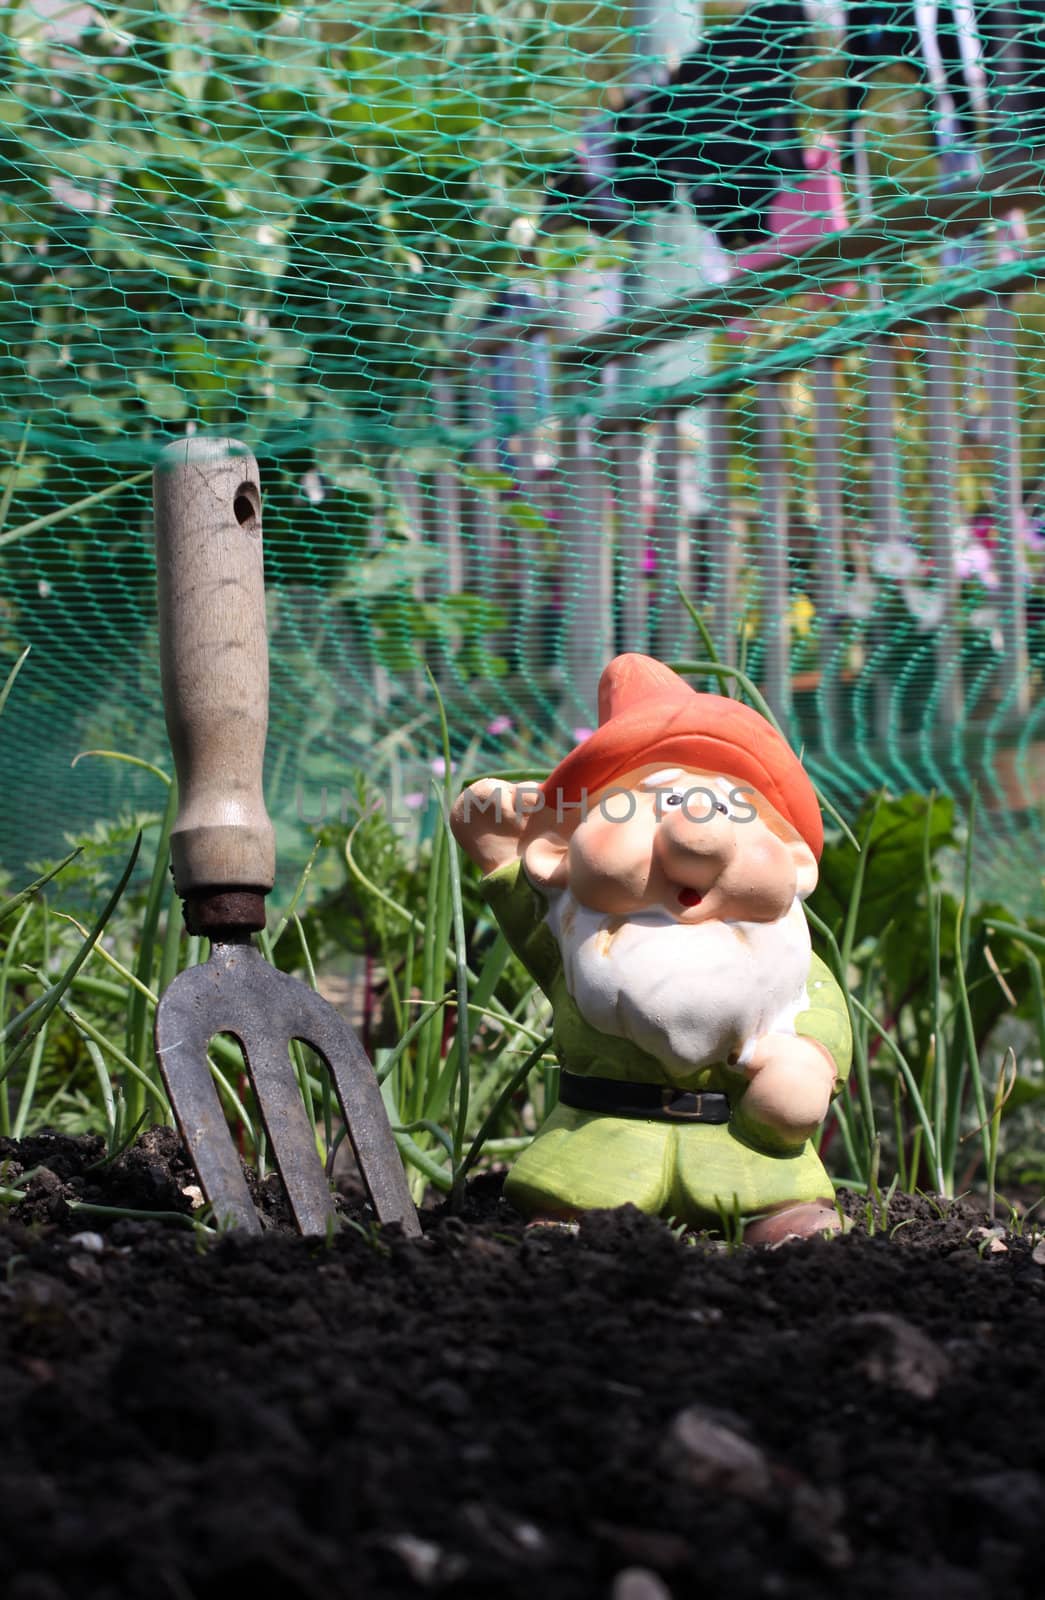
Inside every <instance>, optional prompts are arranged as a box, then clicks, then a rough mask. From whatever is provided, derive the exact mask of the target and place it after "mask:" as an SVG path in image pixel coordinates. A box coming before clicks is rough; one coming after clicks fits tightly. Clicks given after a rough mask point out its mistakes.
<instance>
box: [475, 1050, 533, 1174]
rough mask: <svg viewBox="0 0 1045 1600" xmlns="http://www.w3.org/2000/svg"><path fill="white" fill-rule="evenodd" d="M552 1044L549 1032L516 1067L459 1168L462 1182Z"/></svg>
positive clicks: (484, 1119)
mask: <svg viewBox="0 0 1045 1600" xmlns="http://www.w3.org/2000/svg"><path fill="white" fill-rule="evenodd" d="M551 1046H552V1040H551V1034H549V1035H548V1037H547V1038H546V1039H542V1040H541V1042H540V1044H537V1045H535V1046H534V1048H533V1049H532V1050H531V1051H530V1053H529V1055H528V1056H527V1057H526V1058H525V1060H524V1061H523V1062H522V1064H521V1065H520V1066H519V1067H517V1068H516V1070H515V1072H513V1073H512V1075H511V1077H510V1078H509V1079H508V1081H507V1083H506V1084H505V1086H504V1088H503V1089H502V1090H501V1092H500V1094H499V1095H498V1096H497V1099H496V1100H495V1101H494V1103H493V1105H492V1106H491V1107H490V1109H489V1111H488V1112H487V1113H486V1116H485V1117H484V1118H483V1121H482V1123H481V1124H480V1126H479V1131H478V1133H477V1134H476V1136H475V1138H474V1139H473V1140H472V1143H471V1145H470V1146H469V1149H468V1154H467V1155H466V1156H465V1158H464V1161H463V1162H462V1163H461V1166H460V1168H459V1182H460V1183H462V1184H463V1183H464V1180H465V1178H467V1176H468V1174H469V1172H470V1171H471V1170H472V1168H473V1167H474V1166H475V1163H476V1162H477V1161H478V1159H479V1157H480V1156H481V1155H482V1151H483V1145H484V1144H485V1143H486V1141H487V1139H488V1138H489V1136H490V1133H491V1130H492V1129H494V1128H495V1127H496V1126H497V1123H498V1120H499V1119H500V1117H501V1116H502V1115H503V1113H504V1111H505V1108H506V1107H507V1106H508V1104H509V1103H510V1101H511V1100H512V1098H513V1096H514V1095H516V1094H518V1092H519V1090H520V1089H521V1088H522V1086H523V1084H524V1083H525V1082H526V1080H527V1078H528V1077H529V1076H530V1073H531V1072H532V1071H533V1069H534V1067H535V1066H536V1065H537V1063H538V1062H539V1061H540V1060H541V1057H542V1056H544V1055H547V1053H548V1052H549V1051H550V1050H551Z"/></svg>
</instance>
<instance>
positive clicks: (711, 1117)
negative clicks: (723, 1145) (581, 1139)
mask: <svg viewBox="0 0 1045 1600" xmlns="http://www.w3.org/2000/svg"><path fill="white" fill-rule="evenodd" d="M559 1100H560V1101H561V1103H562V1104H563V1105H564V1106H573V1107H574V1109H575V1110H577V1111H603V1112H605V1113H606V1114H607V1115H608V1116H611V1117H644V1118H645V1119H646V1120H647V1121H648V1122H728V1121H729V1096H728V1095H725V1094H719V1093H717V1092H716V1091H714V1090H703V1091H701V1092H700V1093H695V1092H694V1091H693V1090H691V1089H669V1088H667V1087H665V1086H664V1085H663V1084H659V1083H623V1082H621V1081H620V1080H618V1079H617V1078H586V1077H582V1076H581V1074H580V1073H579V1072H563V1073H561V1074H560V1076H559Z"/></svg>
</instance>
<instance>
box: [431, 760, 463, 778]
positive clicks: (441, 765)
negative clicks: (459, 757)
mask: <svg viewBox="0 0 1045 1600" xmlns="http://www.w3.org/2000/svg"><path fill="white" fill-rule="evenodd" d="M432 771H433V772H434V773H435V775H436V777H437V778H445V777H446V762H445V761H444V760H443V758H442V756H436V758H435V760H434V761H433V762H432ZM450 771H451V772H456V771H457V767H456V766H455V764H454V763H453V762H452V761H451V763H450Z"/></svg>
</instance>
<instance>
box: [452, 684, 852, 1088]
mask: <svg viewBox="0 0 1045 1600" xmlns="http://www.w3.org/2000/svg"><path fill="white" fill-rule="evenodd" d="M452 820H453V827H454V833H455V835H456V837H457V839H458V841H459V842H460V843H461V844H462V845H463V846H464V848H465V849H466V850H467V851H468V854H469V855H470V856H471V857H472V859H473V860H475V861H477V862H478V863H479V864H480V866H481V867H482V868H483V870H484V872H492V871H494V870H495V869H496V868H498V867H500V866H502V865H504V864H506V863H507V862H509V861H511V860H518V859H519V858H521V861H522V866H523V869H524V871H525V873H526V876H527V877H528V878H529V880H530V882H531V883H532V884H533V885H534V886H535V887H536V888H537V889H539V890H540V891H541V892H542V893H543V894H544V895H545V896H546V898H547V900H548V925H549V927H550V928H551V929H552V931H553V933H554V934H555V937H556V939H557V940H558V943H559V948H560V950H561V952H562V957H563V964H564V969H565V973H566V978H567V985H568V988H569V991H570V993H571V995H572V996H573V998H574V999H575V1001H576V1003H577V1005H578V1007H579V1009H580V1011H581V1013H582V1015H583V1016H584V1018H585V1020H586V1021H588V1022H589V1023H591V1024H592V1026H594V1027H596V1028H598V1029H599V1030H601V1031H603V1032H606V1033H614V1034H618V1035H621V1036H623V1037H626V1038H629V1039H632V1040H633V1041H634V1042H635V1043H636V1044H638V1045H640V1046H641V1047H642V1048H643V1049H644V1050H647V1051H649V1052H650V1053H651V1054H653V1055H655V1056H656V1057H657V1058H658V1059H659V1060H660V1061H661V1062H662V1063H663V1064H664V1066H665V1067H666V1068H667V1069H668V1070H669V1071H671V1072H678V1073H684V1072H688V1071H691V1070H692V1068H693V1067H694V1066H695V1065H699V1064H703V1063H708V1064H710V1063H713V1062H716V1061H717V1062H722V1061H735V1062H739V1063H740V1064H741V1065H744V1064H745V1062H746V1060H747V1056H746V1052H748V1051H749V1050H750V1049H751V1048H752V1047H753V1045H754V1042H755V1041H756V1040H757V1039H759V1038H760V1037H762V1036H763V1035H765V1034H767V1033H772V1032H780V1031H782V1032H785V1033H786V1032H792V1033H793V1031H794V1030H793V1024H794V1018H795V1016H796V1015H797V1014H798V1012H799V1011H801V1010H802V1009H803V1007H804V1005H805V1004H806V1003H807V1000H806V993H805V983H806V977H807V974H808V970H809V957H810V949H809V929H808V926H807V924H806V920H805V916H804V914H803V912H802V908H801V905H800V903H799V902H800V901H801V900H802V899H803V898H804V897H805V896H806V895H807V894H809V893H810V891H811V890H812V889H813V888H814V887H815V884H816V877H817V870H816V862H817V856H818V855H819V851H820V848H821V845H822V842H823V827H822V823H821V820H820V809H819V806H818V804H817V800H816V795H815V793H814V791H813V788H812V785H811V784H810V782H809V779H808V777H807V775H806V774H805V772H804V771H803V769H802V766H801V763H800V762H799V760H798V757H797V756H796V755H795V754H794V752H793V751H792V750H791V749H790V748H789V746H788V745H787V743H786V741H785V740H784V739H783V738H782V737H781V735H780V734H779V733H778V732H777V731H776V730H775V729H774V728H773V727H772V726H771V725H770V724H769V723H768V722H767V721H766V720H765V719H764V718H763V717H761V716H759V714H758V713H757V712H756V711H753V710H752V709H751V707H750V706H745V705H742V704H740V703H738V702H737V701H735V700H730V699H727V698H726V697H724V696H722V695H709V694H697V693H695V692H694V691H693V690H692V689H691V688H690V687H689V686H688V685H687V684H686V683H685V682H684V681H683V680H682V679H681V678H680V677H678V675H677V674H676V673H673V672H672V671H671V670H670V669H669V668H667V667H664V666H662V665H661V664H660V663H659V662H656V661H653V660H652V659H651V658H650V657H648V656H638V655H626V656H618V657H617V659H616V660H615V661H612V662H611V663H610V664H609V666H608V667H607V668H606V670H605V672H604V673H603V675H602V679H601V681H600V685H599V726H598V728H597V729H596V730H595V732H594V733H593V734H591V735H590V736H589V737H588V738H587V739H585V740H584V741H583V742H582V743H581V744H580V745H578V746H577V747H576V749H574V750H572V751H571V752H570V753H569V755H567V756H566V757H565V758H564V759H563V760H562V761H561V762H560V763H559V765H558V766H557V767H556V768H555V770H554V772H552V773H551V774H550V776H549V777H548V778H547V779H546V780H545V782H544V783H543V784H542V785H541V786H540V787H539V788H538V787H537V786H536V785H532V784H531V785H519V786H517V787H515V786H512V785H509V784H500V783H498V782H497V781H496V780H494V779H486V780H480V782H478V783H475V784H473V785H472V786H471V788H470V789H467V790H466V791H465V792H464V794H462V795H461V796H460V798H459V800H458V802H457V804H456V806H455V808H454V813H453V819H452Z"/></svg>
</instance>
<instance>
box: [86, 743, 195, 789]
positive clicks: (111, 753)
mask: <svg viewBox="0 0 1045 1600" xmlns="http://www.w3.org/2000/svg"><path fill="white" fill-rule="evenodd" d="M88 756H99V757H101V758H102V759H103V760H105V761H123V762H125V763H126V764H127V766H129V767H141V769H142V771H143V772H151V773H152V775H153V777H154V778H159V780H160V782H161V783H165V784H168V785H173V782H174V780H173V778H171V777H170V776H169V775H168V774H167V773H166V772H164V770H163V768H162V767H157V766H155V765H154V764H153V763H152V762H151V761H143V760H142V758H141V756H130V755H128V754H127V752H126V751H125V750H81V751H80V753H79V755H76V756H74V757H73V759H72V760H71V761H70V763H69V765H70V767H75V766H77V765H78V764H79V763H80V762H81V761H86V760H87V758H88Z"/></svg>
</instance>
